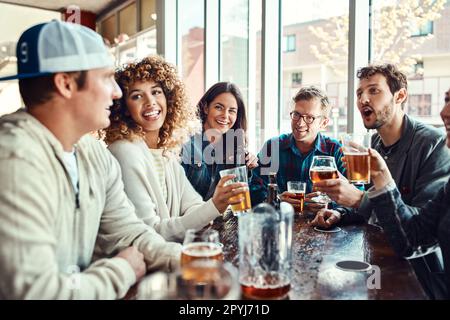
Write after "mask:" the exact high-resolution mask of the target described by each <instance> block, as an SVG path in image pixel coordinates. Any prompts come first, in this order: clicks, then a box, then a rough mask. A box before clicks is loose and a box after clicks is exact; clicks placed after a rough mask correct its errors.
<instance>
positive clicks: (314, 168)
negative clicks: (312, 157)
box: [311, 167, 336, 172]
mask: <svg viewBox="0 0 450 320" xmlns="http://www.w3.org/2000/svg"><path fill="white" fill-rule="evenodd" d="M311 171H320V172H330V171H336V168H333V167H313V168H311Z"/></svg>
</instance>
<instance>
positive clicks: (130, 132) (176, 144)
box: [104, 56, 200, 154]
mask: <svg viewBox="0 0 450 320" xmlns="http://www.w3.org/2000/svg"><path fill="white" fill-rule="evenodd" d="M115 78H116V81H117V83H118V84H119V86H120V88H121V89H122V92H123V96H122V98H120V99H117V100H115V101H114V104H113V106H112V107H111V114H110V116H109V118H110V120H111V124H110V126H109V127H108V128H106V129H105V130H104V136H105V142H106V144H108V145H109V144H111V143H113V142H114V141H117V140H122V139H126V140H129V141H133V140H135V139H139V138H143V137H144V135H145V132H144V130H143V128H142V127H141V126H140V125H139V124H137V123H136V122H135V121H134V120H133V118H132V117H131V115H130V113H129V112H128V108H127V105H126V98H127V96H128V92H129V88H130V86H131V85H132V84H133V83H135V82H137V81H148V80H153V81H155V82H156V83H158V84H159V85H160V86H161V88H162V90H163V92H164V95H165V97H166V100H167V115H166V118H165V120H164V123H163V125H162V127H161V129H160V130H159V139H158V144H157V146H158V149H165V150H170V151H172V152H173V153H174V154H178V152H179V150H180V148H181V145H182V144H183V143H184V142H185V141H187V140H188V139H189V137H190V136H192V135H193V134H194V133H196V132H197V131H198V130H199V127H200V122H199V119H198V116H197V114H196V108H195V106H192V105H190V104H189V103H188V99H187V96H186V92H185V87H184V84H183V82H182V81H181V80H180V78H179V77H178V75H177V71H176V68H175V67H174V66H173V65H172V64H170V63H168V62H166V61H165V60H164V59H163V58H162V57H159V56H150V57H146V58H144V59H143V60H141V61H139V62H137V63H131V64H127V65H124V66H123V67H122V68H121V69H119V70H117V71H116V74H115Z"/></svg>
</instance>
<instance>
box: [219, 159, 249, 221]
mask: <svg viewBox="0 0 450 320" xmlns="http://www.w3.org/2000/svg"><path fill="white" fill-rule="evenodd" d="M219 173H220V177H221V178H223V177H224V176H227V175H230V174H233V175H235V177H234V178H233V179H231V180H228V181H227V184H230V183H236V182H243V183H245V184H246V187H244V188H243V191H242V192H241V193H239V194H237V195H235V196H233V197H231V198H230V201H235V200H237V199H239V198H242V200H241V202H239V203H237V204H233V205H231V210H232V211H233V214H234V215H235V216H237V215H239V214H240V213H242V212H248V211H250V209H251V208H252V203H251V201H250V191H249V189H248V175H247V167H246V166H240V167H236V168H232V169H226V170H221V171H220V172H219Z"/></svg>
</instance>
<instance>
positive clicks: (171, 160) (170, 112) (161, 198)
mask: <svg viewBox="0 0 450 320" xmlns="http://www.w3.org/2000/svg"><path fill="white" fill-rule="evenodd" d="M116 81H117V83H118V84H119V86H120V87H121V89H122V91H123V96H122V98H121V99H120V100H116V101H115V102H114V105H113V106H112V107H111V114H110V120H111V125H110V126H109V127H108V128H107V129H105V142H106V143H107V144H108V148H109V150H110V151H111V153H112V154H113V155H114V156H115V157H116V158H117V160H118V161H119V163H120V166H121V168H122V175H123V181H124V185H125V191H126V193H127V195H128V197H129V198H130V200H131V201H132V202H133V204H134V206H135V207H136V213H137V215H138V216H139V217H140V218H141V219H143V220H144V222H145V223H147V224H148V225H150V226H152V227H153V228H155V229H156V231H158V232H159V233H160V234H161V235H162V236H163V237H164V238H165V239H166V240H172V241H173V240H175V241H177V240H181V239H183V237H184V233H185V231H186V230H187V229H190V228H194V229H200V228H202V227H204V226H205V225H207V224H208V223H209V222H210V221H211V220H213V219H214V218H216V217H217V216H219V215H220V214H221V213H223V212H224V211H225V210H226V208H227V206H228V205H229V204H232V203H231V202H230V201H229V198H230V197H232V196H234V195H237V194H239V192H242V190H241V188H242V187H243V185H242V184H240V183H234V184H230V185H227V186H224V184H225V182H227V181H228V180H230V179H231V178H232V176H227V177H224V178H223V179H222V180H220V182H219V183H218V185H217V189H216V190H215V193H214V195H213V197H212V199H211V200H210V201H207V202H203V201H202V198H201V197H200V195H199V194H198V193H197V192H195V190H194V189H193V187H192V185H191V184H190V183H189V181H188V180H187V178H186V175H185V173H184V171H183V168H182V167H181V165H180V164H179V162H178V158H177V156H176V155H178V154H179V150H180V148H181V145H182V143H183V142H184V141H185V140H187V139H188V137H189V136H190V135H191V134H192V133H193V132H194V131H195V127H196V126H195V124H196V122H198V120H197V118H196V113H195V108H193V107H191V106H189V104H188V102H187V98H186V95H185V89H184V85H183V83H182V82H181V80H180V79H179V78H178V76H177V72H176V69H175V67H174V66H172V65H171V64H169V63H167V62H165V61H164V60H163V59H162V58H161V57H157V56H153V57H148V58H144V59H143V60H142V61H140V62H138V63H132V64H128V65H125V66H124V67H123V68H122V69H121V70H119V71H117V72H116Z"/></svg>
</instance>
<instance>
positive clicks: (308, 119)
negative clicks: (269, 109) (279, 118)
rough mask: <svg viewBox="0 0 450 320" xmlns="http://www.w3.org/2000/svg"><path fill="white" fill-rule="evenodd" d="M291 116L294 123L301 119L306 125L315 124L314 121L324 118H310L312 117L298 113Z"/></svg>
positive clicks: (293, 112)
mask: <svg viewBox="0 0 450 320" xmlns="http://www.w3.org/2000/svg"><path fill="white" fill-rule="evenodd" d="M289 115H290V116H291V119H292V120H294V121H299V120H300V118H302V119H303V121H305V123H306V124H311V123H313V122H314V120H316V119H318V118H322V116H316V117H314V116H310V115H307V114H301V113H298V112H297V111H292V112H291V113H290V114H289Z"/></svg>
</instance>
